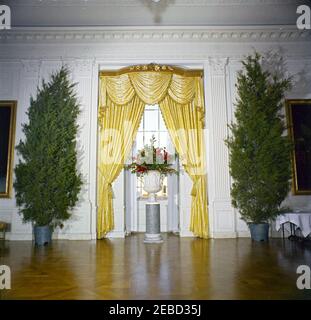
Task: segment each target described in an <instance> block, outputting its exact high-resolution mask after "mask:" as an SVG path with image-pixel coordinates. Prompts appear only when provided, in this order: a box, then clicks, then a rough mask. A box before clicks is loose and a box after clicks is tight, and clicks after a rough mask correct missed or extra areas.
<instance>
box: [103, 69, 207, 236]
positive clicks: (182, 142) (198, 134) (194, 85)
mask: <svg viewBox="0 0 311 320" xmlns="http://www.w3.org/2000/svg"><path fill="white" fill-rule="evenodd" d="M138 69H139V70H138ZM147 69H148V70H147ZM133 70H134V72H133ZM177 71H180V70H177ZM177 71H176V72H175V71H174V69H172V68H171V67H164V66H162V67H157V66H155V67H154V66H153V65H152V69H151V70H149V67H148V66H144V67H143V68H142V69H140V67H133V69H132V70H130V71H129V72H121V73H120V74H116V73H110V74H109V73H108V74H107V73H106V74H105V73H103V74H101V77H100V113H99V124H100V127H101V131H100V138H99V139H100V141H99V168H98V179H99V185H98V191H99V193H98V199H99V210H98V224H97V230H98V238H102V237H103V236H105V235H106V234H107V233H108V232H109V231H111V230H113V228H114V226H113V207H112V199H113V192H112V188H111V184H112V183H113V181H114V180H115V179H116V178H117V176H118V175H119V174H120V172H121V170H122V168H123V165H124V163H125V159H126V157H127V156H128V154H129V151H130V149H131V146H132V143H133V141H134V138H135V135H136V132H137V130H138V127H139V123H140V120H141V117H142V114H143V111H144V106H145V105H146V104H156V103H159V105H160V108H161V111H162V115H163V118H164V121H165V123H166V125H167V127H168V130H169V133H170V136H171V138H172V141H173V143H174V145H175V148H176V150H177V152H178V153H179V155H180V158H181V161H182V164H183V166H184V168H185V170H186V172H187V173H188V174H189V176H190V177H191V179H192V181H193V190H192V196H193V199H192V206H191V226H190V230H191V231H192V232H193V233H194V234H195V235H197V236H199V237H202V238H207V237H208V208H207V186H206V185H207V180H206V162H205V145H204V136H203V128H204V124H203V123H204V121H203V120H204V95H203V83H202V78H201V76H198V75H195V74H194V73H193V72H192V73H191V72H189V73H186V72H185V73H182V72H177ZM124 123H127V126H124ZM111 129H113V130H111Z"/></svg>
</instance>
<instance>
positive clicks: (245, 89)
mask: <svg viewBox="0 0 311 320" xmlns="http://www.w3.org/2000/svg"><path fill="white" fill-rule="evenodd" d="M290 86H291V79H290V78H280V77H278V76H277V75H274V74H271V73H270V72H269V71H265V70H263V68H262V65H261V56H260V55H259V54H258V53H255V54H254V55H251V56H248V57H247V58H246V59H245V61H243V70H242V71H240V73H239V74H238V81H237V90H238V96H239V99H238V101H237V105H236V111H235V118H236V122H235V123H232V124H231V125H230V129H231V133H232V136H231V137H230V138H229V139H227V140H226V143H227V146H228V147H229V152H230V163H229V165H230V173H231V176H232V178H233V184H232V188H231V196H232V199H233V200H232V204H233V206H234V207H235V208H237V209H239V212H240V214H241V217H242V219H243V220H244V221H246V222H248V223H249V222H254V223H261V222H267V221H268V220H269V219H273V218H275V217H276V216H277V215H278V214H280V212H282V210H283V209H282V208H281V207H280V206H281V203H282V202H283V200H284V199H285V197H286V196H287V194H288V192H289V189H290V183H289V181H290V179H291V166H290V151H291V148H292V146H291V143H290V140H289V138H288V137H287V135H284V133H285V129H286V128H285V125H284V119H283V116H282V115H281V113H282V110H283V107H284V106H283V101H284V96H285V93H286V91H287V90H288V89H289V88H290Z"/></svg>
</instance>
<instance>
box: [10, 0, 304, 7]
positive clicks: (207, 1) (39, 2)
mask: <svg viewBox="0 0 311 320" xmlns="http://www.w3.org/2000/svg"><path fill="white" fill-rule="evenodd" d="M145 1H150V0H145ZM301 1H303V0H301ZM297 2H299V0H174V2H173V3H172V5H174V6H175V7H176V6H191V7H193V6H200V7H201V6H203V7H209V6H232V5H289V4H293V5H296V4H297ZM10 5H11V6H27V7H33V6H35V7H37V6H73V7H74V6H86V5H88V6H92V5H93V6H104V7H120V6H127V7H141V6H143V5H144V4H143V1H142V0H104V1H103V0H27V1H25V0H10Z"/></svg>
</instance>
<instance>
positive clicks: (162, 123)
mask: <svg viewBox="0 0 311 320" xmlns="http://www.w3.org/2000/svg"><path fill="white" fill-rule="evenodd" d="M159 129H160V131H166V130H167V128H166V126H165V123H164V120H163V117H162V115H161V113H160V128H159Z"/></svg>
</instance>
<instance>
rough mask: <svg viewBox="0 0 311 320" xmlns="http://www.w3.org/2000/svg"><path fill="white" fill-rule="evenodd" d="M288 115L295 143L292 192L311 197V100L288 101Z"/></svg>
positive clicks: (289, 126) (290, 130) (292, 138)
mask: <svg viewBox="0 0 311 320" xmlns="http://www.w3.org/2000/svg"><path fill="white" fill-rule="evenodd" d="M286 114H287V123H288V132H289V136H290V139H291V141H292V143H293V151H292V172H293V179H292V181H293V182H292V192H293V194H294V195H311V99H298V100H286Z"/></svg>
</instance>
